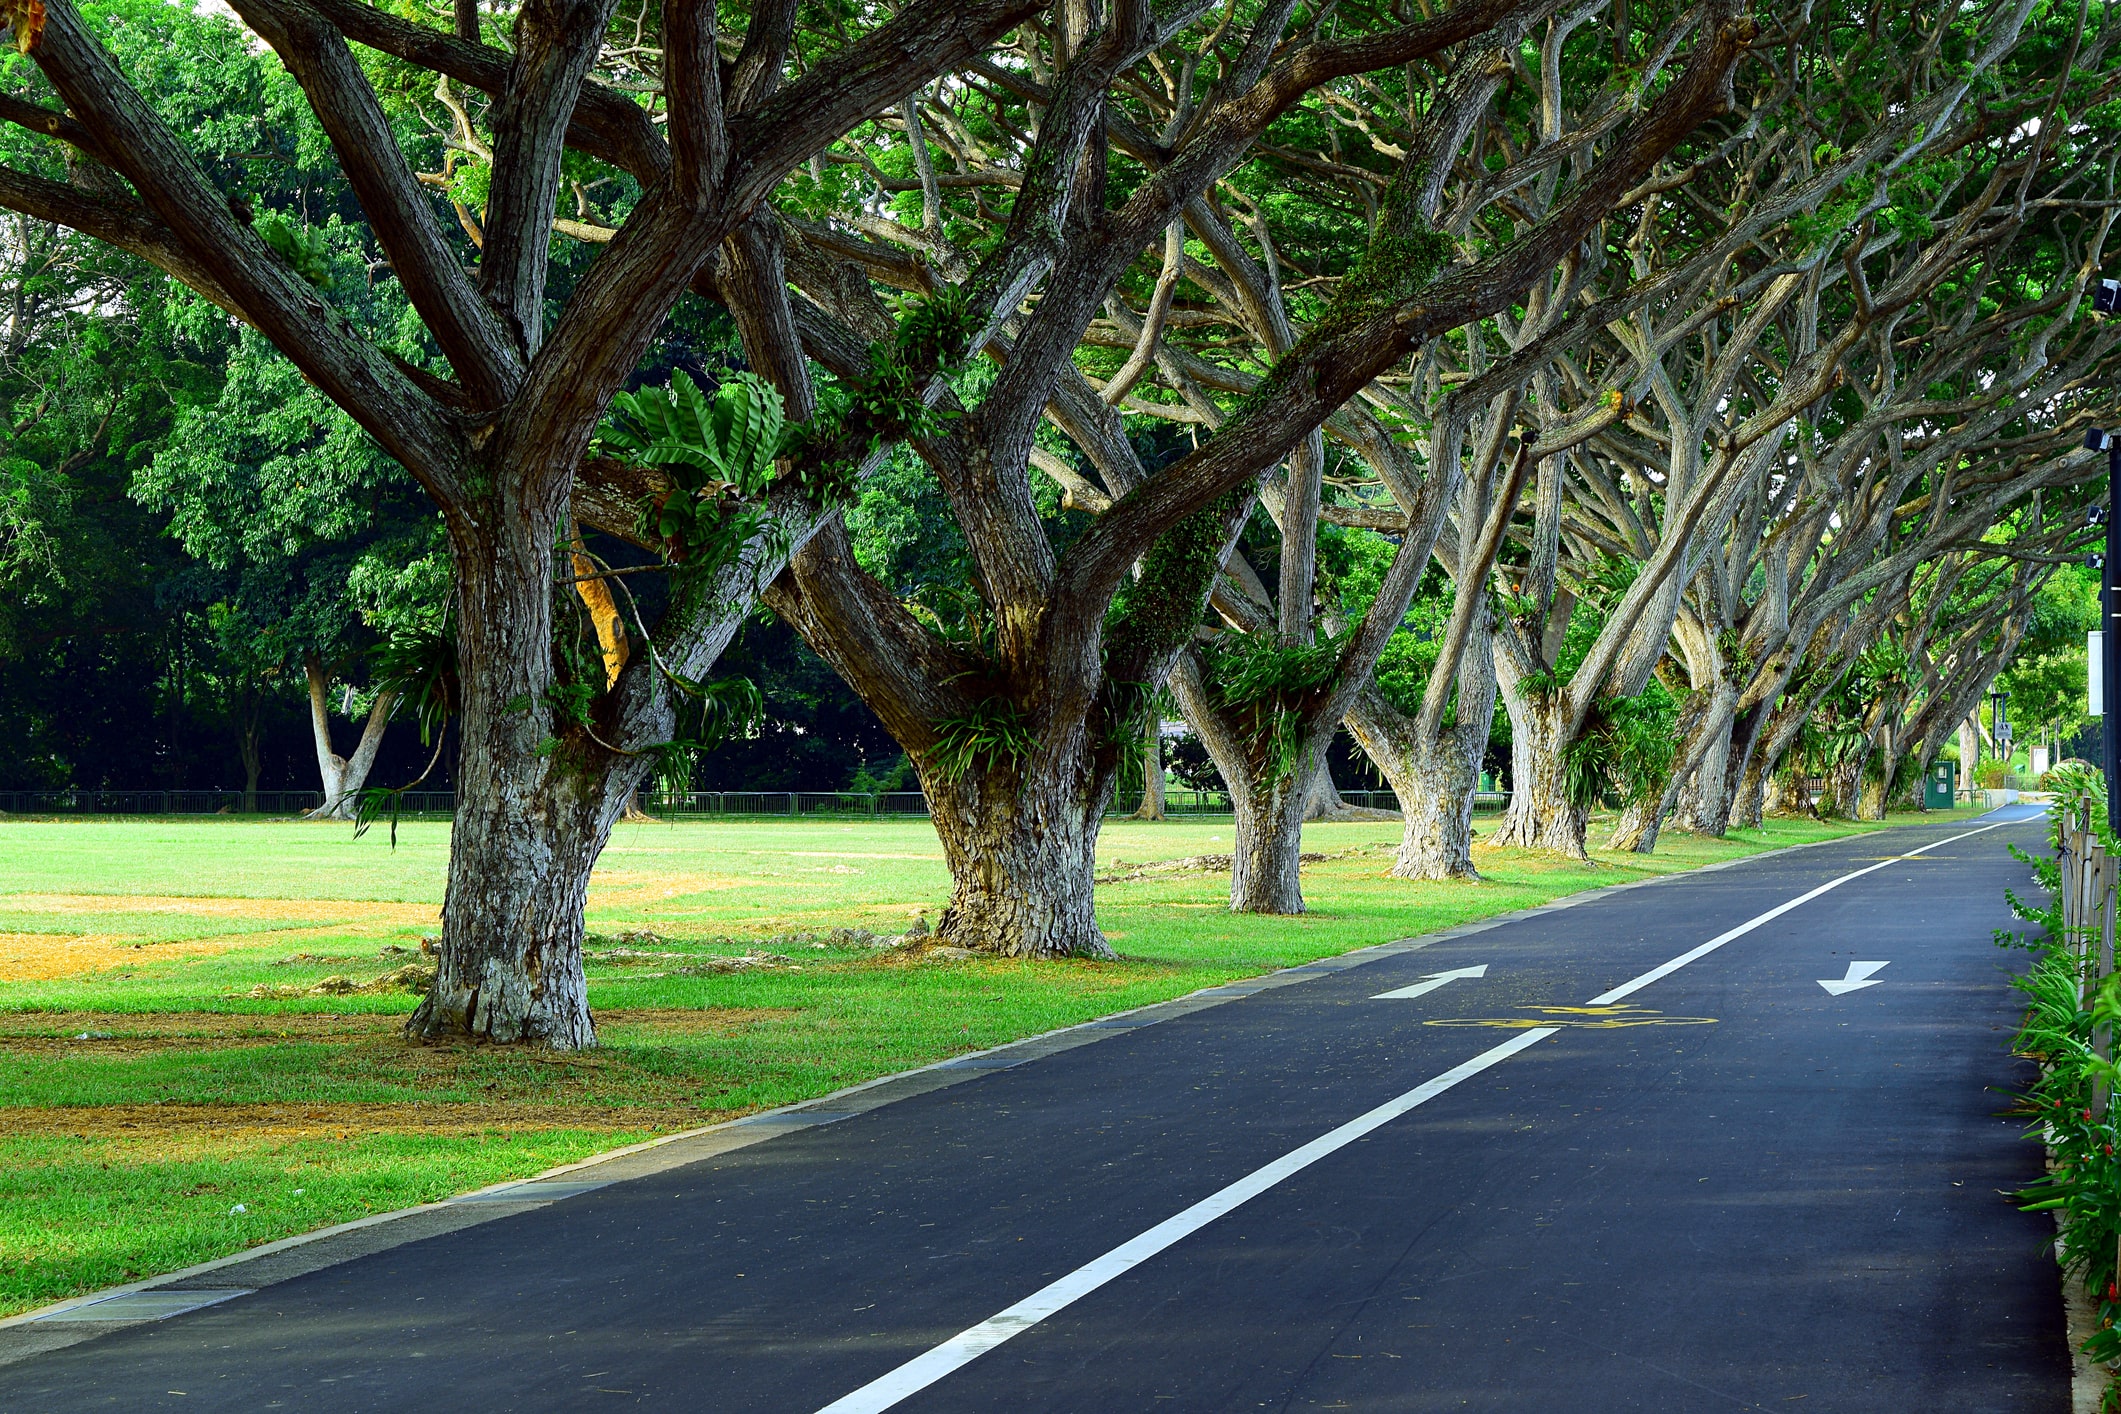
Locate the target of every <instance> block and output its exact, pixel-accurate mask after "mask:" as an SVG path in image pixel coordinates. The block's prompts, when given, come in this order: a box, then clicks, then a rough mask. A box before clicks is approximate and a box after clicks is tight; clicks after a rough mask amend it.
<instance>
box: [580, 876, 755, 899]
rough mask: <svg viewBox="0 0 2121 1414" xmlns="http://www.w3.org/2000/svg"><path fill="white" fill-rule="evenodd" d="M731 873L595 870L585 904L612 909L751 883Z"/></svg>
mask: <svg viewBox="0 0 2121 1414" xmlns="http://www.w3.org/2000/svg"><path fill="white" fill-rule="evenodd" d="M756 882H757V881H756V880H754V879H745V878H742V877H741V876H738V875H734V874H683V873H678V872H676V871H675V870H673V871H670V872H667V873H666V872H664V871H663V870H659V869H656V870H641V869H608V870H607V869H599V870H597V871H596V873H594V874H592V875H591V876H590V878H589V906H590V907H591V908H616V907H622V906H625V905H629V904H631V905H636V906H638V905H641V904H651V903H661V902H662V901H663V900H664V899H671V898H682V897H684V896H685V895H687V894H712V893H726V892H727V891H729V890H730V889H741V888H743V887H745V886H746V885H747V884H753V883H756Z"/></svg>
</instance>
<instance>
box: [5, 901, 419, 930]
mask: <svg viewBox="0 0 2121 1414" xmlns="http://www.w3.org/2000/svg"><path fill="white" fill-rule="evenodd" d="M0 908H4V909H6V910H9V911H13V910H20V911H21V912H24V913H59V914H70V913H99V914H109V913H165V914H178V915H181V916H183V917H186V918H250V919H257V918H270V919H274V920H281V919H285V920H286V921H287V922H289V923H331V922H337V921H338V920H340V919H352V920H356V921H359V922H362V923H378V922H388V923H394V924H401V925H402V924H419V923H427V924H432V923H434V922H435V921H436V920H437V919H439V918H440V917H441V916H442V911H441V909H440V908H439V907H437V906H436V905H434V904H431V903H383V902H379V901H377V900H373V899H333V898H319V899H292V898H229V897H226V896H222V895H205V896H200V897H192V896H189V895H184V894H0Z"/></svg>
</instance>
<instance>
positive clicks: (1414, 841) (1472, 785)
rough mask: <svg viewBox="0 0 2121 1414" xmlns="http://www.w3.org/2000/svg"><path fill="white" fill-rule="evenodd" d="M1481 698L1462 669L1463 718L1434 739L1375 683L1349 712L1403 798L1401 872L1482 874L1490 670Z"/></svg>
mask: <svg viewBox="0 0 2121 1414" xmlns="http://www.w3.org/2000/svg"><path fill="white" fill-rule="evenodd" d="M1473 657H1474V652H1473V651H1472V650H1471V649H1469V650H1468V652H1467V654H1466V658H1467V660H1468V661H1469V662H1470V660H1471V659H1472V658H1473ZM1491 661H1492V660H1491ZM1481 700H1482V697H1481V694H1479V693H1477V692H1468V691H1467V687H1466V677H1465V675H1464V674H1463V672H1462V673H1461V676H1460V679H1459V711H1460V719H1459V720H1458V721H1457V722H1456V723H1455V724H1453V725H1450V726H1447V727H1445V728H1444V729H1443V730H1442V731H1441V732H1439V733H1438V734H1437V736H1436V737H1435V739H1433V740H1430V741H1424V740H1422V735H1421V725H1420V722H1419V720H1418V719H1416V718H1414V717H1410V716H1408V715H1407V714H1406V713H1404V712H1401V711H1399V710H1398V709H1397V708H1395V707H1393V706H1392V704H1391V703H1389V702H1387V701H1385V699H1384V697H1383V695H1382V694H1381V693H1379V692H1378V691H1377V690H1376V689H1374V688H1372V689H1370V690H1368V691H1366V692H1364V693H1363V694H1362V695H1361V696H1360V697H1358V698H1357V699H1356V702H1355V706H1354V707H1353V708H1351V709H1350V710H1349V712H1348V729H1349V730H1350V731H1352V732H1354V733H1355V739H1356V741H1357V742H1359V743H1361V745H1362V749H1363V751H1364V752H1365V753H1366V754H1367V755H1368V756H1369V758H1370V759H1371V760H1372V761H1374V762H1376V763H1377V768H1378V769H1379V770H1380V771H1383V772H1384V774H1385V779H1386V780H1387V781H1389V782H1391V785H1392V793H1393V794H1394V795H1395V796H1397V797H1398V798H1399V811H1400V815H1401V817H1402V819H1403V820H1404V821H1405V824H1404V825H1403V826H1402V827H1401V830H1400V835H1399V851H1398V853H1397V854H1395V855H1394V856H1393V859H1392V869H1391V874H1392V877H1393V878H1395V879H1478V878H1479V877H1480V871H1479V870H1478V869H1477V868H1475V867H1474V865H1473V793H1474V791H1475V790H1476V789H1477V788H1478V787H1479V785H1480V761H1481V756H1482V755H1483V753H1484V752H1485V751H1486V749H1487V742H1488V728H1489V727H1490V725H1491V724H1492V723H1493V720H1494V715H1495V688H1494V677H1493V673H1492V671H1491V672H1490V673H1489V676H1488V691H1487V693H1486V694H1485V701H1486V704H1487V706H1486V710H1485V711H1483V710H1480V708H1479V705H1478V704H1479V702H1480V701H1481ZM1469 701H1471V702H1472V703H1473V704H1474V709H1473V710H1472V711H1471V712H1467V711H1466V704H1467V703H1468V702H1469Z"/></svg>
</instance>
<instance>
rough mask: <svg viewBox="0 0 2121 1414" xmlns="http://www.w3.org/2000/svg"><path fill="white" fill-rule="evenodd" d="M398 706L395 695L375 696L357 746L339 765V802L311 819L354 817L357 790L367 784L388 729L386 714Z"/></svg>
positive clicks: (358, 791)
mask: <svg viewBox="0 0 2121 1414" xmlns="http://www.w3.org/2000/svg"><path fill="white" fill-rule="evenodd" d="M397 705H398V695H397V694H396V693H395V692H379V693H377V694H376V700H375V703H374V705H372V706H371V707H370V708H369V709H368V720H367V721H366V722H365V723H363V724H362V726H361V744H360V745H359V746H356V747H355V748H354V754H353V756H352V757H351V758H349V759H348V760H347V761H346V762H344V763H343V766H342V769H341V771H340V775H339V798H338V800H337V801H336V802H327V803H326V805H325V808H324V809H323V810H320V811H318V812H317V813H316V815H315V816H313V817H312V818H315V819H324V818H326V817H327V816H328V817H329V818H331V819H334V820H351V819H353V818H354V815H355V814H356V813H357V807H358V805H359V803H360V798H361V789H362V787H364V786H366V785H367V784H368V773H369V772H370V771H371V770H373V769H374V767H375V764H376V752H377V751H379V750H380V749H382V746H383V729H384V728H385V727H387V726H388V725H390V714H391V711H392V709H393V708H395V707H396V706H397Z"/></svg>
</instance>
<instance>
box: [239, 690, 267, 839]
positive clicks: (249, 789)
mask: <svg viewBox="0 0 2121 1414" xmlns="http://www.w3.org/2000/svg"><path fill="white" fill-rule="evenodd" d="M262 736H263V733H262V732H261V731H260V729H259V725H258V700H257V698H256V697H254V696H253V697H250V698H249V699H248V701H247V702H246V705H245V708H244V713H243V717H242V719H241V722H240V724H239V725H238V727H237V730H236V751H237V753H238V754H239V755H240V756H241V757H242V759H243V813H244V814H245V815H255V814H257V813H258V777H259V776H260V775H262V774H263V773H264V767H265V762H264V759H263V756H262V754H261V753H260V750H259V748H260V746H261V745H262V744H263V743H262V741H261V737H262Z"/></svg>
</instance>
